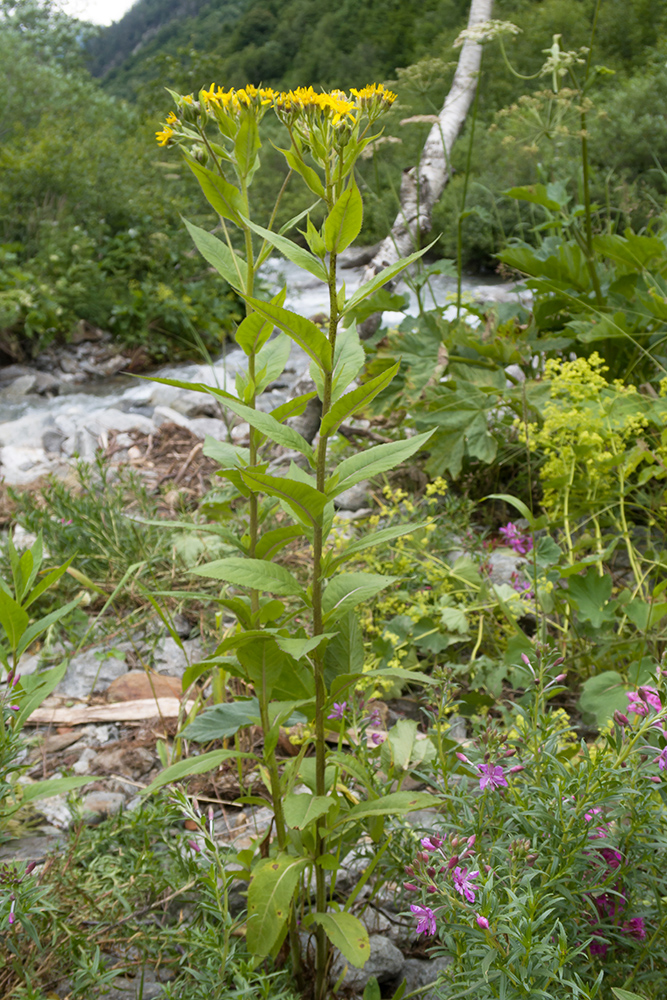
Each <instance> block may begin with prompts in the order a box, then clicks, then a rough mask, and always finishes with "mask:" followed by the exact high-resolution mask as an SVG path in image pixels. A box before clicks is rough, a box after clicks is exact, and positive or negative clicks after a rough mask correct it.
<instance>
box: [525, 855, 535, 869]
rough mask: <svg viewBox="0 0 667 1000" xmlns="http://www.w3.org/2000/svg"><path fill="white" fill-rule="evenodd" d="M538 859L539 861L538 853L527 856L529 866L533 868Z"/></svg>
mask: <svg viewBox="0 0 667 1000" xmlns="http://www.w3.org/2000/svg"><path fill="white" fill-rule="evenodd" d="M536 861H537V854H529V855H528V857H527V858H526V864H527V865H528V867H529V868H532V867H533V865H534V864H535V862H536Z"/></svg>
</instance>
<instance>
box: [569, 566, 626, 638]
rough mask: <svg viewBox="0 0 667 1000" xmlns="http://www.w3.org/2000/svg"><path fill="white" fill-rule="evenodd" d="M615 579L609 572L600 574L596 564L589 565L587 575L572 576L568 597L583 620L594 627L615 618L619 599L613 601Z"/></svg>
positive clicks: (598, 626)
mask: <svg viewBox="0 0 667 1000" xmlns="http://www.w3.org/2000/svg"><path fill="white" fill-rule="evenodd" d="M612 586H613V581H612V578H611V576H609V574H608V573H605V574H604V576H600V574H599V573H598V570H597V567H596V566H589V567H588V569H587V571H586V574H585V576H573V577H570V579H569V582H568V589H567V593H568V598H569V599H570V600H571V601H572V602H573V603H574V605H575V607H576V608H577V611H578V617H579V619H580V620H581V621H589V622H590V623H591V625H592V626H593V628H600V627H601V626H602V625H604V623H605V622H611V621H613V620H614V616H615V614H614V613H615V611H616V607H617V603H618V602H617V601H611V600H610V599H611V591H612Z"/></svg>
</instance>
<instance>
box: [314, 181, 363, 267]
mask: <svg viewBox="0 0 667 1000" xmlns="http://www.w3.org/2000/svg"><path fill="white" fill-rule="evenodd" d="M363 218H364V205H363V202H362V200H361V195H360V194H359V188H358V187H357V185H356V183H355V181H354V178H352V180H351V182H350V184H349V185H348V187H347V188H346V190H345V191H343V193H342V195H341V196H340V198H338V200H337V201H336V203H335V204H334V206H333V208H332V209H331V211H330V212H329V214H328V216H327V217H326V219H325V221H324V244H325V246H326V248H327V250H328V251H329V252H330V253H336V254H338V253H342V252H343V250H345V249H346V248H347V247H349V245H350V243H352V241H353V240H356V238H357V236H358V235H359V233H360V231H361V224H362V222H363Z"/></svg>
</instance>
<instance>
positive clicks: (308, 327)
mask: <svg viewBox="0 0 667 1000" xmlns="http://www.w3.org/2000/svg"><path fill="white" fill-rule="evenodd" d="M304 252H305V251H304ZM245 298H246V302H248V303H249V304H250V305H251V306H252V308H253V309H254V310H255V312H258V313H259V314H260V316H264V318H265V319H268V320H269V321H270V322H272V323H274V324H275V325H276V326H279V327H280V329H281V330H282V331H283V332H284V333H286V334H287V336H288V337H291V338H292V340H293V341H294V342H295V343H296V344H298V345H299V347H301V348H303V350H304V351H305V352H306V354H308V355H309V357H311V358H312V359H313V361H314V362H315V363H316V364H318V365H319V366H320V368H322V370H323V371H325V372H330V371H331V347H330V346H329V341H328V340H327V338H326V337H325V336H324V334H323V333H322V331H321V330H320V328H319V327H318V326H315V324H314V323H312V322H311V321H310V320H309V319H305V318H304V317H303V316H299V314H298V313H294V312H290V310H289V309H283V308H282V307H280V306H274V305H273V304H272V303H271V302H262V300H261V299H254V298H251V297H250V296H246V297H245Z"/></svg>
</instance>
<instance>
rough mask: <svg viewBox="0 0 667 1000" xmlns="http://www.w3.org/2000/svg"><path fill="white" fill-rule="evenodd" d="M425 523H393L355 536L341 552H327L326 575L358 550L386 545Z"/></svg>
mask: <svg viewBox="0 0 667 1000" xmlns="http://www.w3.org/2000/svg"><path fill="white" fill-rule="evenodd" d="M427 524H428V521H424V522H423V523H422V524H395V525H393V526H392V527H391V528H382V529H381V530H380V531H373V532H371V533H369V534H368V535H363V536H362V537H361V538H355V540H354V541H353V542H350V543H349V544H348V545H346V546H345V548H344V549H343V550H342V552H339V551H338V550H337V549H335V550H334V549H332V550H331V551H330V552H328V553H327V556H328V557H330V558H327V559H326V563H325V566H326V575H327V576H329V575H330V574H331V573H332V572H333V570H334V569H335V568H336V567H338V566H340V565H341V563H343V562H345V561H346V560H347V559H352V557H353V556H356V555H357V554H358V553H359V552H364V551H365V550H366V549H374V548H377V547H378V546H381V545H386V544H387V543H388V542H393V541H394V539H396V538H400V537H401V536H402V535H411V534H412V533H413V532H415V531H419V530H420V529H421V528H425V527H426V525H427ZM325 558H326V557H325Z"/></svg>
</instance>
